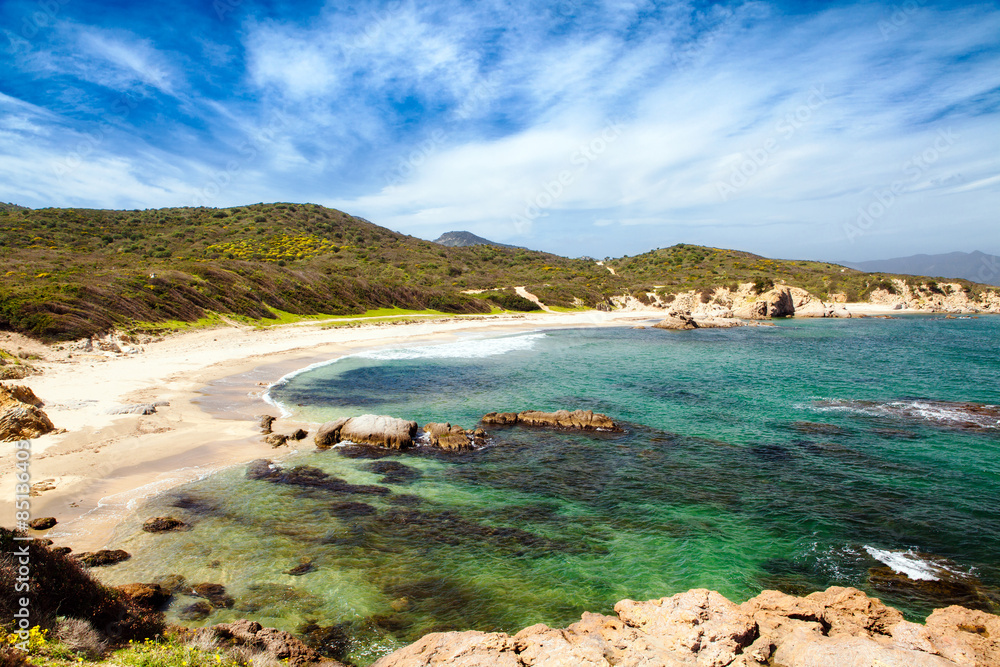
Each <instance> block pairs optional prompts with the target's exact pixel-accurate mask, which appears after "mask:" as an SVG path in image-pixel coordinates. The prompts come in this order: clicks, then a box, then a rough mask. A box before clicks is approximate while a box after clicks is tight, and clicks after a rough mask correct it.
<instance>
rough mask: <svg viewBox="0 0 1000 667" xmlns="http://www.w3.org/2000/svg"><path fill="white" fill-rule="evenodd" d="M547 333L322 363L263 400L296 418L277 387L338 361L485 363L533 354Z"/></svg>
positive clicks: (291, 375) (278, 382)
mask: <svg viewBox="0 0 1000 667" xmlns="http://www.w3.org/2000/svg"><path fill="white" fill-rule="evenodd" d="M546 335H547V334H545V333H530V334H520V335H516V336H501V337H497V338H475V339H470V340H461V341H456V342H453V343H439V344H437V345H420V346H415V347H392V348H388V349H380V350H366V351H364V352H357V353H355V354H345V355H342V356H340V357H337V358H335V359H327V360H326V361H318V362H316V363H314V364H309V365H308V366H305V367H303V368H298V369H296V370H294V371H291V372H290V373H286V374H285V375H282V376H281V377H280V378H278V380H276V381H275V382H273V383H271V384H270V385H268V387H267V389H265V390H264V393H263V394H261V399H262V400H263V401H264V402H265V403H267V404H268V405H272V406H274V407H275V408H277V409H278V410H279V411H280V413H281V414H280V415H279V417H281V418H287V417H290V416H291V415H292V411H291V410H289V409H288V408H287V407H285V405H284V404H283V403H282V402H281V401H279V400H277V399H275V398H274V397H273V396H272V395H271V390H272V389H274V388H276V387H283V386H284V385H286V384H288V382H289V381H290V380H291V379H292V378H294V377H296V376H297V375H301V374H302V373H307V372H309V371H312V370H316V369H317V368H322V367H324V366H329V365H331V364H335V363H337V362H338V361H342V360H344V359H348V358H351V357H354V358H357V359H373V360H377V361H400V360H406V359H485V358H486V357H494V356H499V355H502V354H507V353H508V352H519V351H524V350H530V349H532V348H533V347H534V346H535V343H536V342H537V341H539V340H541V339H543V338H545V337H546Z"/></svg>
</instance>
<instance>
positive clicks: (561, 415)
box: [481, 410, 622, 431]
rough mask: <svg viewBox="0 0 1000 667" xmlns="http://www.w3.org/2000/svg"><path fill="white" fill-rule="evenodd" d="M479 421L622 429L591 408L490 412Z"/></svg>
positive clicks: (594, 429) (570, 427)
mask: <svg viewBox="0 0 1000 667" xmlns="http://www.w3.org/2000/svg"><path fill="white" fill-rule="evenodd" d="M481 421H482V422H483V423H484V424H500V425H513V424H522V425H524V426H551V427H556V428H569V429H574V430H580V431H621V430H622V429H621V427H620V426H618V424H616V423H615V422H614V421H613V420H612V419H611V417H609V416H607V415H602V414H600V413H598V412H594V411H592V410H573V411H572V412H570V411H569V410H557V411H556V412H539V411H537V410H526V411H524V412H519V413H517V414H514V413H513V412H491V413H489V414H487V415H484V416H483V418H482V420H481Z"/></svg>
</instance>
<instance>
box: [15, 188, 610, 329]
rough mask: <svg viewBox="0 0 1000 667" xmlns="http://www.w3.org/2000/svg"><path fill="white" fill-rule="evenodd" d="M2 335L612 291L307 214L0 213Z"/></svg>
mask: <svg viewBox="0 0 1000 667" xmlns="http://www.w3.org/2000/svg"><path fill="white" fill-rule="evenodd" d="M0 258H2V266H3V267H4V270H3V272H2V273H0V276H2V277H3V281H2V283H0V328H3V329H10V330H14V331H19V332H23V333H26V334H29V335H33V336H37V337H41V338H44V339H49V340H54V339H72V338H77V337H81V336H87V335H91V334H94V333H99V332H102V331H107V330H109V329H111V328H115V327H118V328H125V329H128V328H141V329H156V328H157V327H158V326H159V329H160V330H170V329H177V328H185V327H183V326H182V325H180V324H179V323H181V322H184V323H188V325H190V326H211V325H213V324H214V323H217V322H218V320H217V319H216V318H218V317H219V316H220V315H221V316H225V317H227V318H235V319H239V318H247V319H248V320H252V321H254V322H266V321H271V322H275V323H277V322H286V321H291V319H292V316H298V317H303V318H305V317H330V316H360V315H363V314H364V313H365V312H366V311H369V310H375V309H379V308H400V309H406V310H415V311H427V310H431V311H437V312H441V313H452V314H460V313H489V312H492V311H493V310H494V309H495V308H504V309H508V310H510V309H520V308H523V307H524V306H523V304H521V305H516V304H517V303H518V302H516V301H514V300H512V299H511V298H510V297H512V296H514V295H512V294H510V295H508V294H504V293H502V292H496V294H495V296H496V297H497V299H499V300H501V301H503V302H504V303H507V304H508V305H507V306H504V305H503V304H502V303H499V302H497V301H493V300H492V299H490V298H476V297H475V296H474V295H467V294H463V293H462V292H463V291H465V290H474V289H487V290H493V289H495V288H497V287H509V286H511V285H521V284H529V283H535V282H538V281H539V279H540V278H544V280H545V282H547V283H552V284H554V285H560V286H565V287H570V286H572V288H573V291H574V293H576V294H577V295H578V296H580V297H581V298H583V299H584V300H585V301H587V303H588V305H590V306H592V307H593V306H596V305H597V304H598V303H600V302H602V301H603V300H604V299H605V298H606V296H607V295H609V294H613V293H615V292H616V290H617V288H618V284H617V283H618V282H620V281H617V280H615V279H614V277H613V276H611V275H610V274H609V273H608V272H607V271H605V270H604V269H601V268H600V267H596V266H595V265H594V264H593V262H590V261H586V260H579V259H568V258H564V257H558V256H555V255H550V254H547V253H540V252H532V251H527V250H522V249H517V248H497V247H492V246H473V247H467V248H448V247H444V246H440V245H437V244H434V243H431V242H429V241H424V240H421V239H417V238H413V237H411V236H406V235H403V234H397V233H395V232H392V231H390V230H388V229H384V228H382V227H378V226H377V225H373V224H372V223H370V222H368V221H366V220H363V219H361V218H356V217H352V216H350V215H347V214H346V213H342V212H340V211H335V210H332V209H327V208H324V207H322V206H316V205H312V204H280V203H279V204H255V205H252V206H243V207H236V208H231V209H218V210H217V209H210V208H170V209H159V210H144V211H138V210H136V211H104V210H90V209H40V210H28V209H17V208H8V209H2V210H0Z"/></svg>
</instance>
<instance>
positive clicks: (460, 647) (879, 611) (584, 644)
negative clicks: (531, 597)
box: [374, 586, 1000, 667]
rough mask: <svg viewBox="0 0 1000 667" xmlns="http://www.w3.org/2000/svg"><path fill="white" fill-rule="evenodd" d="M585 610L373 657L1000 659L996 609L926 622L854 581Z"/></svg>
mask: <svg viewBox="0 0 1000 667" xmlns="http://www.w3.org/2000/svg"><path fill="white" fill-rule="evenodd" d="M615 613H616V616H604V615H601V614H592V613H585V614H583V617H582V618H581V620H580V621H578V622H577V623H574V624H573V625H570V626H569V627H568V628H566V629H561V630H559V629H552V628H549V627H548V626H546V625H544V624H541V623H539V624H537V625H533V626H531V627H528V628H525V629H523V630H521V631H520V632H518V633H517V634H516V635H514V636H513V637H512V636H510V635H508V634H506V633H502V632H491V633H486V632H478V631H469V632H442V633H432V634H429V635H426V636H425V637H423V638H422V639H420V640H419V641H417V642H416V643H414V644H411V645H410V646H407V647H405V648H402V649H400V650H398V651H396V652H395V653H392V654H390V655H387V656H385V657H383V658H382V659H380V660H378V661H377V662H376V663H375V665H374V667H431V666H437V665H440V666H442V667H444V666H446V665H450V666H455V667H458V666H459V665H470V666H471V665H491V666H492V665H497V666H504V667H506V666H509V667H528V666H531V667H562V666H564V665H567V666H568V665H572V666H574V667H576V666H581V667H583V666H585V667H610V666H611V665H664V666H667V665H669V666H671V667H674V666H677V667H680V666H681V665H690V666H692V667H694V666H698V667H726V666H728V667H753V666H764V665H782V666H783V667H833V666H836V667H854V666H857V667H861V666H865V667H868V666H870V665H882V666H884V667H949V666H951V667H954V666H956V665H968V666H972V665H975V666H977V667H990V666H993V665H998V664H1000V642H998V641H997V638H998V637H1000V617H997V616H993V615H990V614H986V613H983V612H980V611H973V610H969V609H965V608H963V607H948V608H947V609H939V610H937V611H935V612H934V613H933V614H931V616H930V617H929V618H928V619H927V624H926V625H919V624H917V623H910V622H908V621H905V620H903V616H902V614H901V613H900V612H899V611H897V610H895V609H892V608H891V607H887V606H886V605H884V604H882V603H881V602H880V601H879V600H877V599H875V598H870V597H868V596H866V595H865V594H864V593H862V592H861V591H858V590H856V589H853V588H840V587H836V586H835V587H831V588H829V589H827V590H826V591H823V592H819V593H813V594H811V595H808V596H806V597H793V596H791V595H786V594H784V593H779V592H778V591H764V592H763V593H761V594H760V595H758V596H757V597H755V598H752V599H750V600H748V601H747V602H745V603H743V604H742V605H739V606H737V605H735V604H733V603H732V602H730V601H729V600H727V599H726V598H725V597H723V596H722V595H720V594H718V593H715V592H713V591H709V590H704V589H695V590H690V591H687V592H685V593H679V594H678V595H674V596H672V597H669V598H661V599H659V600H649V601H647V602H633V601H632V600H622V601H621V602H619V603H618V604H617V605H615Z"/></svg>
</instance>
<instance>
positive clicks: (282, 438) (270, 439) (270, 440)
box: [264, 433, 288, 449]
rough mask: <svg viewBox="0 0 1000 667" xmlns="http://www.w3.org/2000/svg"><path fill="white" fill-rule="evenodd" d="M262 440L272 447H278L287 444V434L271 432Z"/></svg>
mask: <svg viewBox="0 0 1000 667" xmlns="http://www.w3.org/2000/svg"><path fill="white" fill-rule="evenodd" d="M264 442H266V443H267V444H269V445H271V447H272V448H273V449H277V448H278V447H281V446H283V445H286V444H288V436H287V435H282V434H281V433H271V434H270V435H267V436H266V437H265V438H264Z"/></svg>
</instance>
